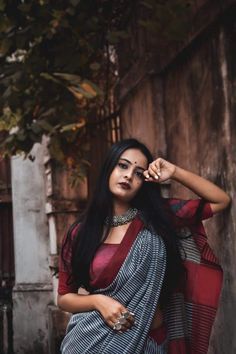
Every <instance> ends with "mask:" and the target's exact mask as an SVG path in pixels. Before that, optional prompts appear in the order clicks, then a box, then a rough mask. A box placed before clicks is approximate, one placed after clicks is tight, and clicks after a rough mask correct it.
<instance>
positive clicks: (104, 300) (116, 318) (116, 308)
mask: <svg viewBox="0 0 236 354" xmlns="http://www.w3.org/2000/svg"><path fill="white" fill-rule="evenodd" d="M95 296H96V305H95V307H96V310H98V311H99V312H100V314H101V316H102V317H103V319H104V322H105V323H106V324H107V325H108V326H109V327H111V328H112V329H114V326H115V325H116V324H117V323H121V326H118V328H117V331H119V332H125V331H127V330H128V329H130V328H131V327H132V326H133V325H134V314H133V313H131V312H129V310H128V309H127V308H126V307H125V306H123V305H122V304H121V303H120V302H118V301H117V300H114V299H112V298H111V297H109V296H105V295H102V294H99V295H95ZM124 314H126V315H125V316H124ZM126 317H127V318H126ZM119 327H121V328H120V329H119Z"/></svg>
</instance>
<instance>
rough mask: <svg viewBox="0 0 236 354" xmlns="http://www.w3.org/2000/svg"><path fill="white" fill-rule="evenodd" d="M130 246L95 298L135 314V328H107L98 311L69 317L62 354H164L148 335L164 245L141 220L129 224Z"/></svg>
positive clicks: (162, 270)
mask: <svg viewBox="0 0 236 354" xmlns="http://www.w3.org/2000/svg"><path fill="white" fill-rule="evenodd" d="M132 224H133V225H135V228H136V233H133V244H132V246H131V248H130V249H129V252H128V254H127V257H126V259H125V261H124V263H123V264H122V265H121V267H120V269H119V271H118V273H117V275H116V277H115V279H114V280H113V281H112V283H111V284H110V285H108V286H107V287H106V288H104V289H98V290H96V291H95V292H94V294H103V295H106V296H110V297H112V298H114V299H116V300H117V301H119V302H120V303H122V304H123V305H124V306H125V307H126V308H127V309H128V310H129V311H131V312H133V313H134V314H135V325H134V326H133V327H132V328H131V329H130V330H129V331H126V332H124V333H117V332H115V331H114V330H113V329H111V328H110V327H109V326H107V325H106V324H105V322H104V320H103V318H102V317H101V315H100V313H99V312H98V311H88V312H83V313H77V314H74V315H72V317H71V319H70V321H69V324H68V327H67V332H66V336H65V337H64V340H63V341H62V344H61V351H62V353H63V354H69V353H70V354H86V353H90V354H98V353H99V354H111V353H112V354H120V353H122V354H131V353H135V354H142V353H144V354H151V353H153V354H165V353H166V351H165V345H166V344H165V343H164V344H163V345H160V346H159V345H157V344H156V343H155V342H154V341H153V340H152V339H151V338H149V337H148V332H149V329H150V326H151V323H152V319H153V317H154V314H155V311H156V307H157V304H158V300H159V296H160V292H161V288H162V284H163V278H164V274H165V267H166V251H165V246H164V242H163V240H162V239H161V237H159V236H158V235H157V234H156V233H154V232H153V231H152V230H149V229H147V228H143V223H142V221H141V220H140V219H138V218H137V219H135V220H134V221H133V222H132Z"/></svg>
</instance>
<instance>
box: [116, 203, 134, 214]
mask: <svg viewBox="0 0 236 354" xmlns="http://www.w3.org/2000/svg"><path fill="white" fill-rule="evenodd" d="M129 208H130V205H129V204H127V203H121V202H117V201H115V202H114V204H113V213H114V215H123V214H125V213H126V211H127V210H128V209H129Z"/></svg>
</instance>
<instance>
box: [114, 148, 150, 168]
mask: <svg viewBox="0 0 236 354" xmlns="http://www.w3.org/2000/svg"><path fill="white" fill-rule="evenodd" d="M120 159H125V160H128V161H129V162H130V163H131V164H134V165H137V166H140V167H143V168H146V167H147V163H148V161H147V158H146V156H145V155H144V154H143V153H142V151H140V150H138V149H127V150H125V151H124V152H123V153H122V154H121V156H120Z"/></svg>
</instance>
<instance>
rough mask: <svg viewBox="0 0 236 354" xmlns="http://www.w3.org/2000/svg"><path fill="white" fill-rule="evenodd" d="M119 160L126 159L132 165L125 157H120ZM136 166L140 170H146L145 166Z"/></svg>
mask: <svg viewBox="0 0 236 354" xmlns="http://www.w3.org/2000/svg"><path fill="white" fill-rule="evenodd" d="M120 160H124V161H126V162H127V163H128V164H129V165H132V162H131V161H129V160H127V159H125V158H124V157H121V158H120ZM136 167H137V168H139V169H140V170H142V171H145V170H146V168H144V167H141V166H136Z"/></svg>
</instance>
